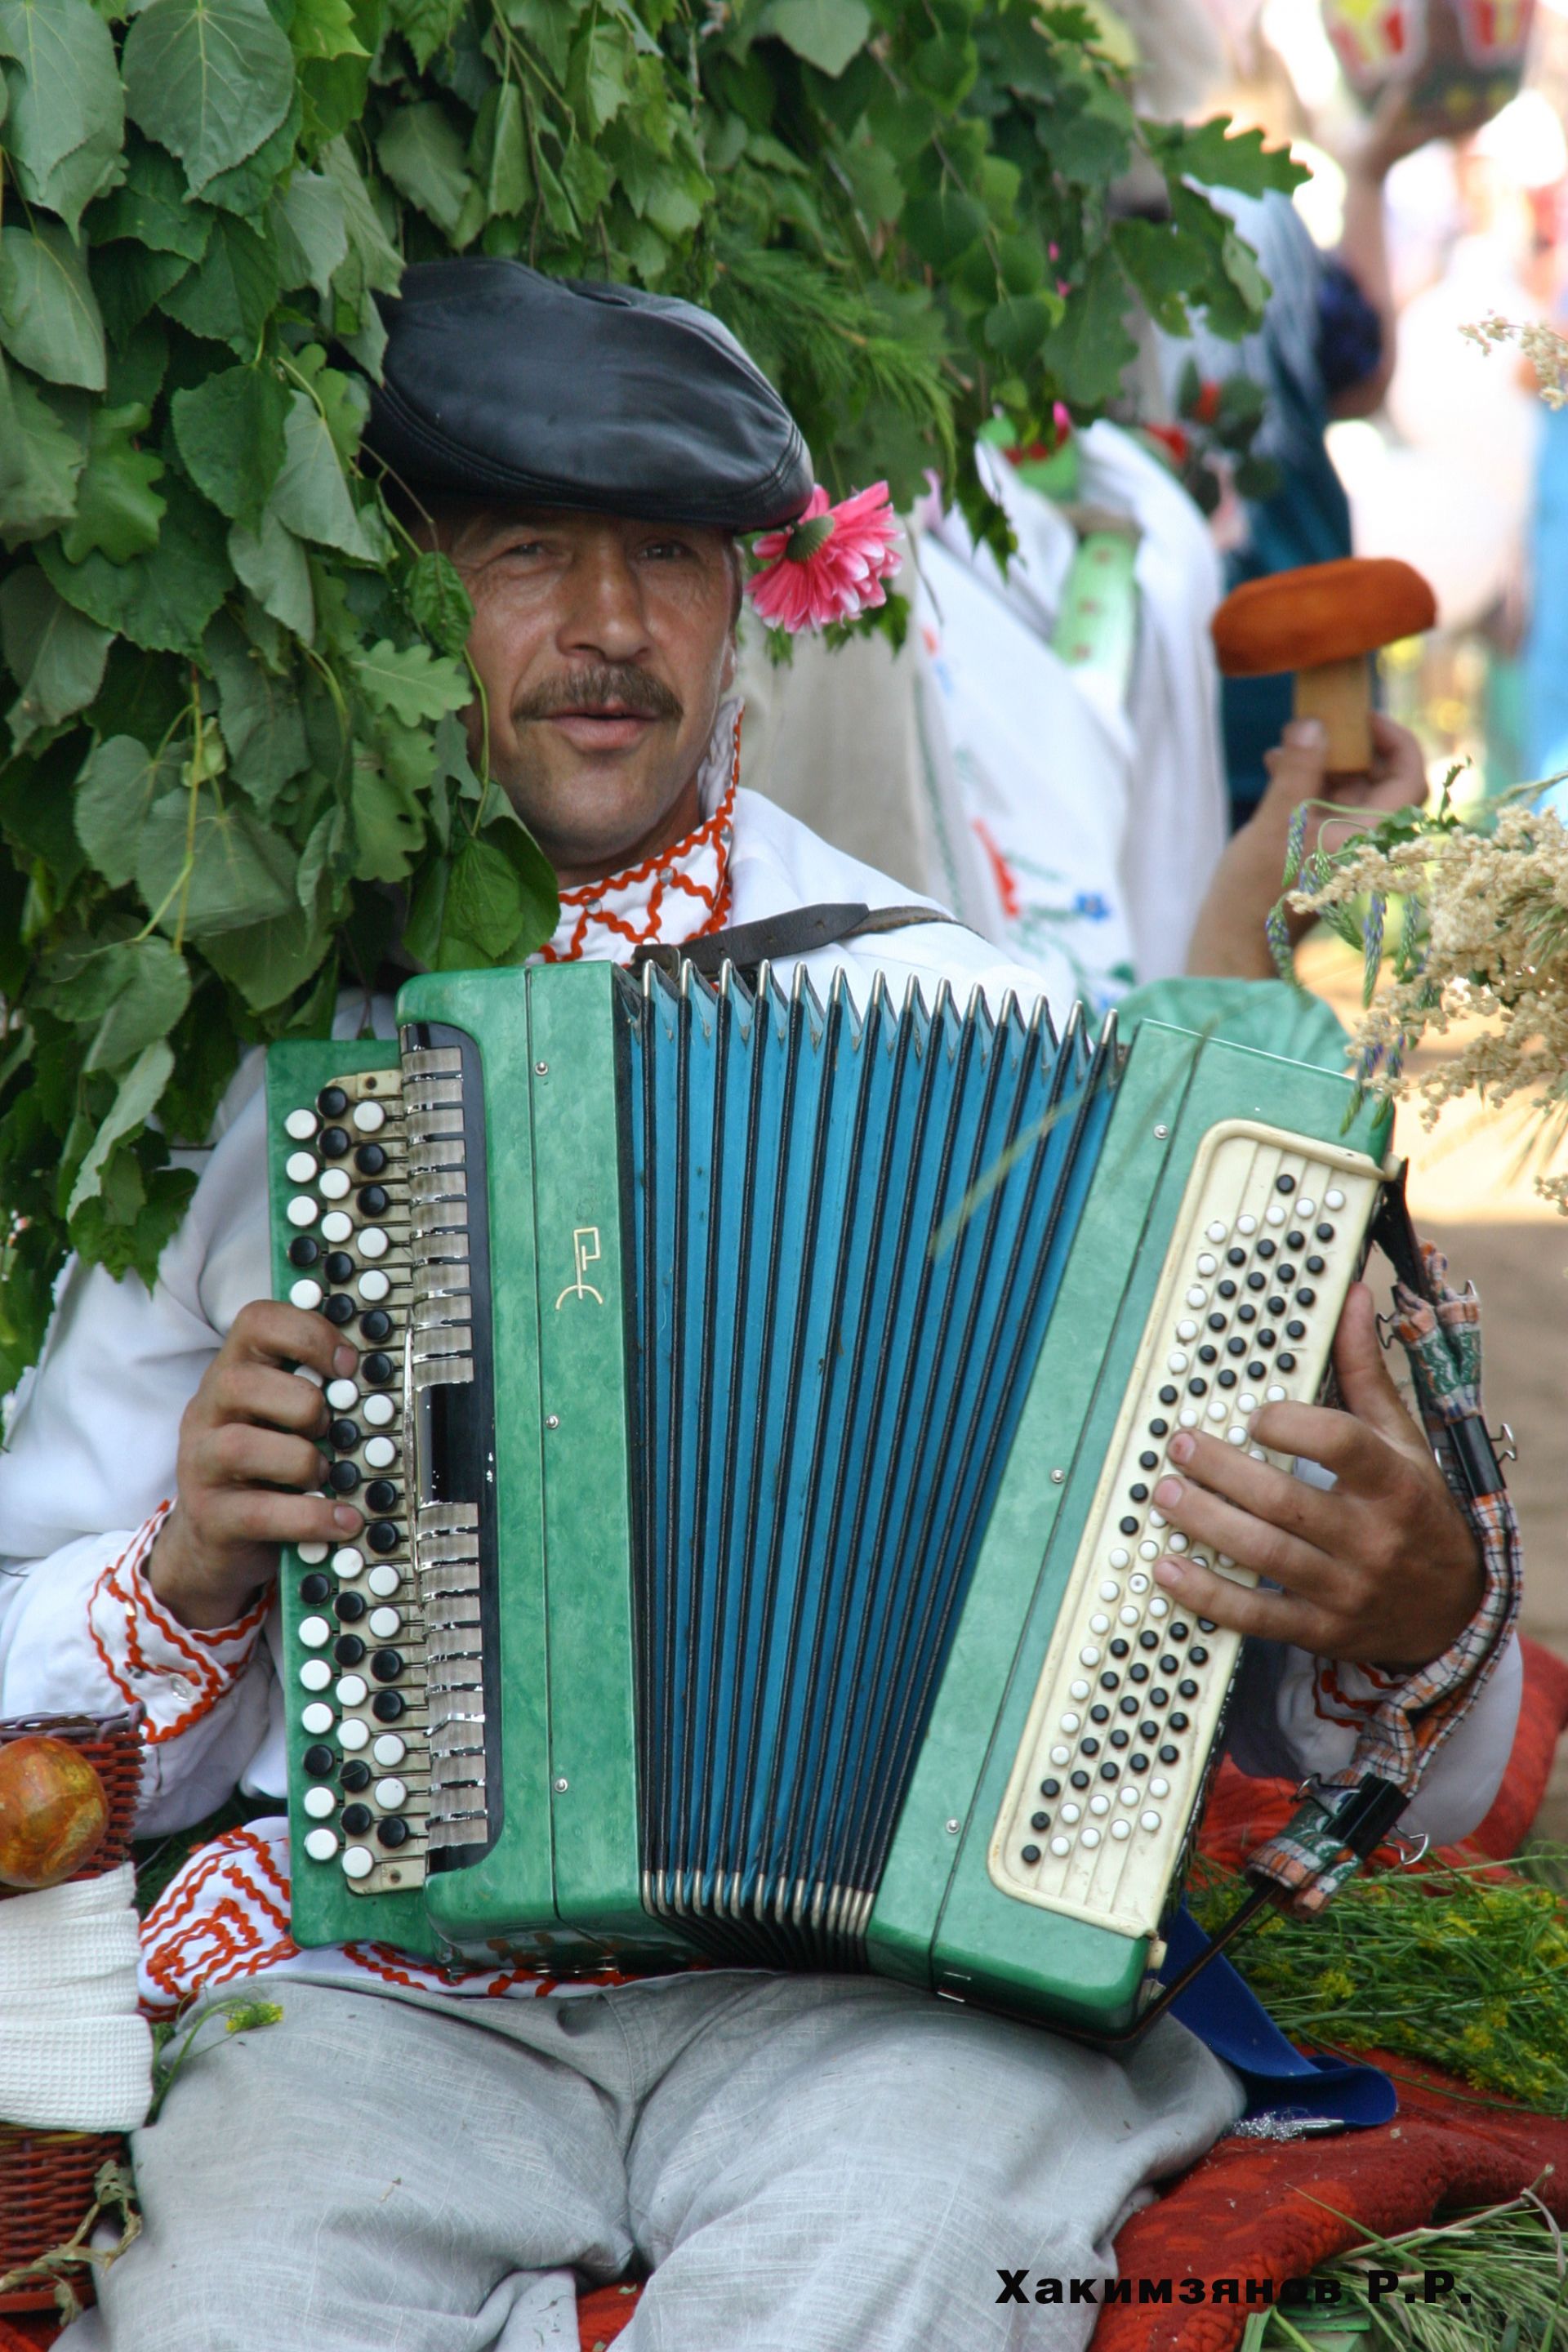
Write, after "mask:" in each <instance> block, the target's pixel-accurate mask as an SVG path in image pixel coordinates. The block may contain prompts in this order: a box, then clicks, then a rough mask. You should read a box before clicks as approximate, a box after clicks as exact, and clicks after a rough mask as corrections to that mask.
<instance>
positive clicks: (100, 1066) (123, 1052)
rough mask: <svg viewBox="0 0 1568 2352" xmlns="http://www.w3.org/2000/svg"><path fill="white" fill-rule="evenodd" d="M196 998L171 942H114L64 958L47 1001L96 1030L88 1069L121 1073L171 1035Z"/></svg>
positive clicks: (56, 1010)
mask: <svg viewBox="0 0 1568 2352" xmlns="http://www.w3.org/2000/svg"><path fill="white" fill-rule="evenodd" d="M190 995H191V975H190V971H189V970H188V968H187V966H186V963H185V960H184V957H183V956H182V955H180V954H178V953H177V952H176V950H174V948H172V947H171V946H170V944H169V942H168V940H109V941H107V942H104V943H101V944H89V945H88V946H86V947H79V948H73V949H70V950H67V951H66V952H65V953H64V954H62V955H60V956H58V957H57V958H56V959H55V961H54V963H53V965H52V966H51V968H50V978H49V985H48V988H47V996H46V1002H47V1004H48V1008H49V1010H50V1012H51V1013H58V1015H59V1016H60V1018H61V1019H62V1020H65V1021H69V1022H71V1023H72V1024H75V1025H76V1026H77V1027H78V1028H85V1029H90V1030H91V1031H92V1032H93V1036H92V1042H91V1044H90V1045H89V1048H88V1053H87V1059H86V1061H85V1062H84V1063H83V1064H82V1067H83V1068H84V1069H86V1070H119V1069H123V1067H124V1066H125V1064H126V1063H127V1062H130V1061H132V1060H134V1058H135V1057H136V1055H138V1054H140V1053H141V1052H142V1048H143V1046H146V1045H151V1044H152V1043H153V1039H154V1038H155V1037H166V1036H167V1035H168V1034H169V1032H170V1030H171V1029H172V1028H173V1027H174V1024H175V1022H176V1021H177V1020H178V1019H179V1017H180V1015H181V1013H183V1012H184V1009H185V1006H186V1005H187V1003H189V1002H190Z"/></svg>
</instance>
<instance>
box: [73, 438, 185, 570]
mask: <svg viewBox="0 0 1568 2352" xmlns="http://www.w3.org/2000/svg"><path fill="white" fill-rule="evenodd" d="M150 416H151V412H150V411H149V410H148V409H147V408H145V407H144V406H142V404H141V403H140V402H139V401H132V402H131V403H129V404H127V405H126V406H125V407H123V408H100V409H97V410H95V411H94V413H93V419H92V426H91V432H90V436H89V441H88V456H87V466H86V469H85V471H84V472H83V474H82V477H81V480H80V482H79V485H78V488H77V508H76V515H75V518H74V520H72V522H71V524H70V527H69V528H68V530H66V532H65V533H64V535H63V536H62V538H61V541H60V545H61V547H62V548H63V550H64V551H65V557H66V561H67V562H68V563H79V562H81V561H82V559H83V558H84V557H85V556H87V555H89V554H90V553H91V552H92V551H93V550H94V548H98V549H100V551H102V553H103V554H105V555H107V556H108V558H109V560H110V562H111V563H126V562H129V561H130V559H131V558H132V556H133V555H139V554H141V553H142V551H143V550H144V549H146V548H149V547H155V546H156V545H157V543H158V526H159V523H160V522H161V521H162V520H163V511H164V509H165V507H166V505H167V503H168V502H167V500H166V499H161V498H160V497H159V496H158V493H157V491H156V490H155V489H154V488H153V483H154V482H156V481H157V480H158V478H160V476H161V475H162V473H163V459H162V458H161V457H154V456H153V454H152V453H151V451H148V450H142V449H138V448H137V446H136V436H137V434H138V433H142V432H144V431H145V430H146V428H147V425H148V423H149V421H150Z"/></svg>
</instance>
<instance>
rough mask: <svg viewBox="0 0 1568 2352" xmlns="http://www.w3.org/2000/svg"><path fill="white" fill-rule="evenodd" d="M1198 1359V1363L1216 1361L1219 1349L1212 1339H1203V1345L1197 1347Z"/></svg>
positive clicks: (1213, 1362) (1214, 1362) (1212, 1362)
mask: <svg viewBox="0 0 1568 2352" xmlns="http://www.w3.org/2000/svg"><path fill="white" fill-rule="evenodd" d="M1198 1361H1199V1363H1200V1364H1217V1363H1218V1361H1219V1349H1217V1348H1216V1347H1215V1344H1214V1342H1213V1340H1212V1339H1205V1341H1204V1344H1203V1346H1202V1347H1201V1348H1200V1349H1198Z"/></svg>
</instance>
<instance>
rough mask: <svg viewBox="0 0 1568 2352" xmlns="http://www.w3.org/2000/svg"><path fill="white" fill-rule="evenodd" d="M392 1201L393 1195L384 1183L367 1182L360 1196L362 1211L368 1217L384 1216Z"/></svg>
mask: <svg viewBox="0 0 1568 2352" xmlns="http://www.w3.org/2000/svg"><path fill="white" fill-rule="evenodd" d="M391 1202H392V1195H391V1194H390V1193H389V1192H388V1191H387V1189H386V1187H385V1185H384V1184H366V1185H365V1186H364V1187H363V1190H362V1192H361V1193H360V1196H359V1207H360V1213H361V1215H362V1216H366V1217H381V1216H384V1215H385V1213H386V1212H387V1209H388V1208H389V1207H390V1206H391Z"/></svg>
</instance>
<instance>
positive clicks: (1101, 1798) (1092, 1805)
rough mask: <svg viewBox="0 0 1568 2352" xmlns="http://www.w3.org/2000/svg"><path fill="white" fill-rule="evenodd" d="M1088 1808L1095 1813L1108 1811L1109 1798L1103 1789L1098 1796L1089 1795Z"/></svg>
mask: <svg viewBox="0 0 1568 2352" xmlns="http://www.w3.org/2000/svg"><path fill="white" fill-rule="evenodd" d="M1089 1811H1090V1812H1091V1813H1094V1814H1096V1815H1100V1814H1104V1813H1108V1812H1109V1811H1110V1798H1109V1797H1108V1796H1106V1795H1105V1794H1104V1793H1103V1791H1101V1793H1100V1794H1099V1795H1098V1796H1093V1797H1091V1798H1090V1799H1089Z"/></svg>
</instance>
